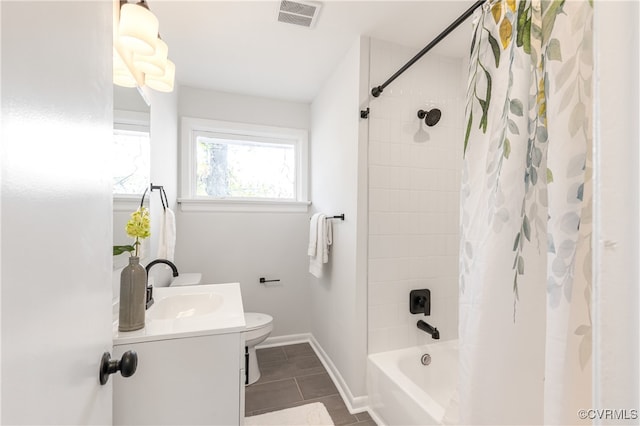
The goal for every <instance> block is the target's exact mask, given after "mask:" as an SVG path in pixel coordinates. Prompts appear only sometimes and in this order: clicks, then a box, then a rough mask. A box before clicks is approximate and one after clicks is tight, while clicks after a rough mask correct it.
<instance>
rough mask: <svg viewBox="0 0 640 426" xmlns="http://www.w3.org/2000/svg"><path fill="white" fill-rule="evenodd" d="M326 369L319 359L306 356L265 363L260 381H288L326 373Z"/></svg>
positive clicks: (262, 365) (262, 366)
mask: <svg viewBox="0 0 640 426" xmlns="http://www.w3.org/2000/svg"><path fill="white" fill-rule="evenodd" d="M324 372H325V369H324V367H323V366H322V363H321V362H320V360H319V359H318V358H317V357H312V356H305V357H298V358H294V359H292V360H283V361H276V362H269V363H267V362H264V363H261V364H260V381H259V383H264V382H268V381H272V380H281V379H287V378H291V377H296V376H308V375H309V374H319V373H324Z"/></svg>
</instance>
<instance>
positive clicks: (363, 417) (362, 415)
mask: <svg viewBox="0 0 640 426" xmlns="http://www.w3.org/2000/svg"><path fill="white" fill-rule="evenodd" d="M355 416H356V418H357V419H358V421H359V422H366V421H369V420H372V418H371V416H370V415H369V413H368V412H367V411H363V412H362V413H356V414H355Z"/></svg>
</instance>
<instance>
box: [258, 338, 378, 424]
mask: <svg viewBox="0 0 640 426" xmlns="http://www.w3.org/2000/svg"><path fill="white" fill-rule="evenodd" d="M296 343H309V344H310V345H311V348H313V351H314V352H315V353H316V355H317V356H318V358H319V359H320V362H321V363H322V365H323V366H324V368H325V370H327V373H328V374H329V377H331V380H332V381H333V384H335V385H336V388H337V389H338V392H339V393H340V396H341V397H342V400H343V401H344V402H345V405H346V406H347V409H348V410H349V413H351V414H356V413H362V412H363V411H368V409H369V407H368V401H369V398H368V397H367V396H357V397H355V396H353V394H352V393H351V390H350V389H349V386H347V382H345V381H344V379H343V378H342V375H341V374H340V372H339V371H338V369H337V368H336V366H335V364H334V363H333V361H331V358H330V357H329V355H327V353H326V352H325V351H324V349H322V346H320V343H318V341H317V340H316V338H315V337H313V334H311V333H302V334H290V335H287V336H275V337H268V338H267V339H266V340H265V341H264V342H263V343H262V344H260V345H258V346H256V348H257V349H260V348H272V347H276V346H285V345H293V344H296Z"/></svg>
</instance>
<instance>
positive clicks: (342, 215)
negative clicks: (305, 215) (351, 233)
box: [309, 213, 344, 220]
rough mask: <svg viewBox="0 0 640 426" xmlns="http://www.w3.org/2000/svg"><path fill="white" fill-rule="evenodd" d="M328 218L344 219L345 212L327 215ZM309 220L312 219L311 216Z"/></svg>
mask: <svg viewBox="0 0 640 426" xmlns="http://www.w3.org/2000/svg"><path fill="white" fill-rule="evenodd" d="M326 219H340V220H344V213H342V214H338V215H335V216H327V217H326ZM309 220H311V218H309Z"/></svg>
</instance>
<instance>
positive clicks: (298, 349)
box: [283, 343, 316, 359]
mask: <svg viewBox="0 0 640 426" xmlns="http://www.w3.org/2000/svg"><path fill="white" fill-rule="evenodd" d="M283 348H284V352H285V354H286V355H287V359H293V358H297V357H301V356H316V353H315V352H314V351H313V349H312V348H311V345H310V344H308V343H297V344H295V345H288V346H283Z"/></svg>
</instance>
